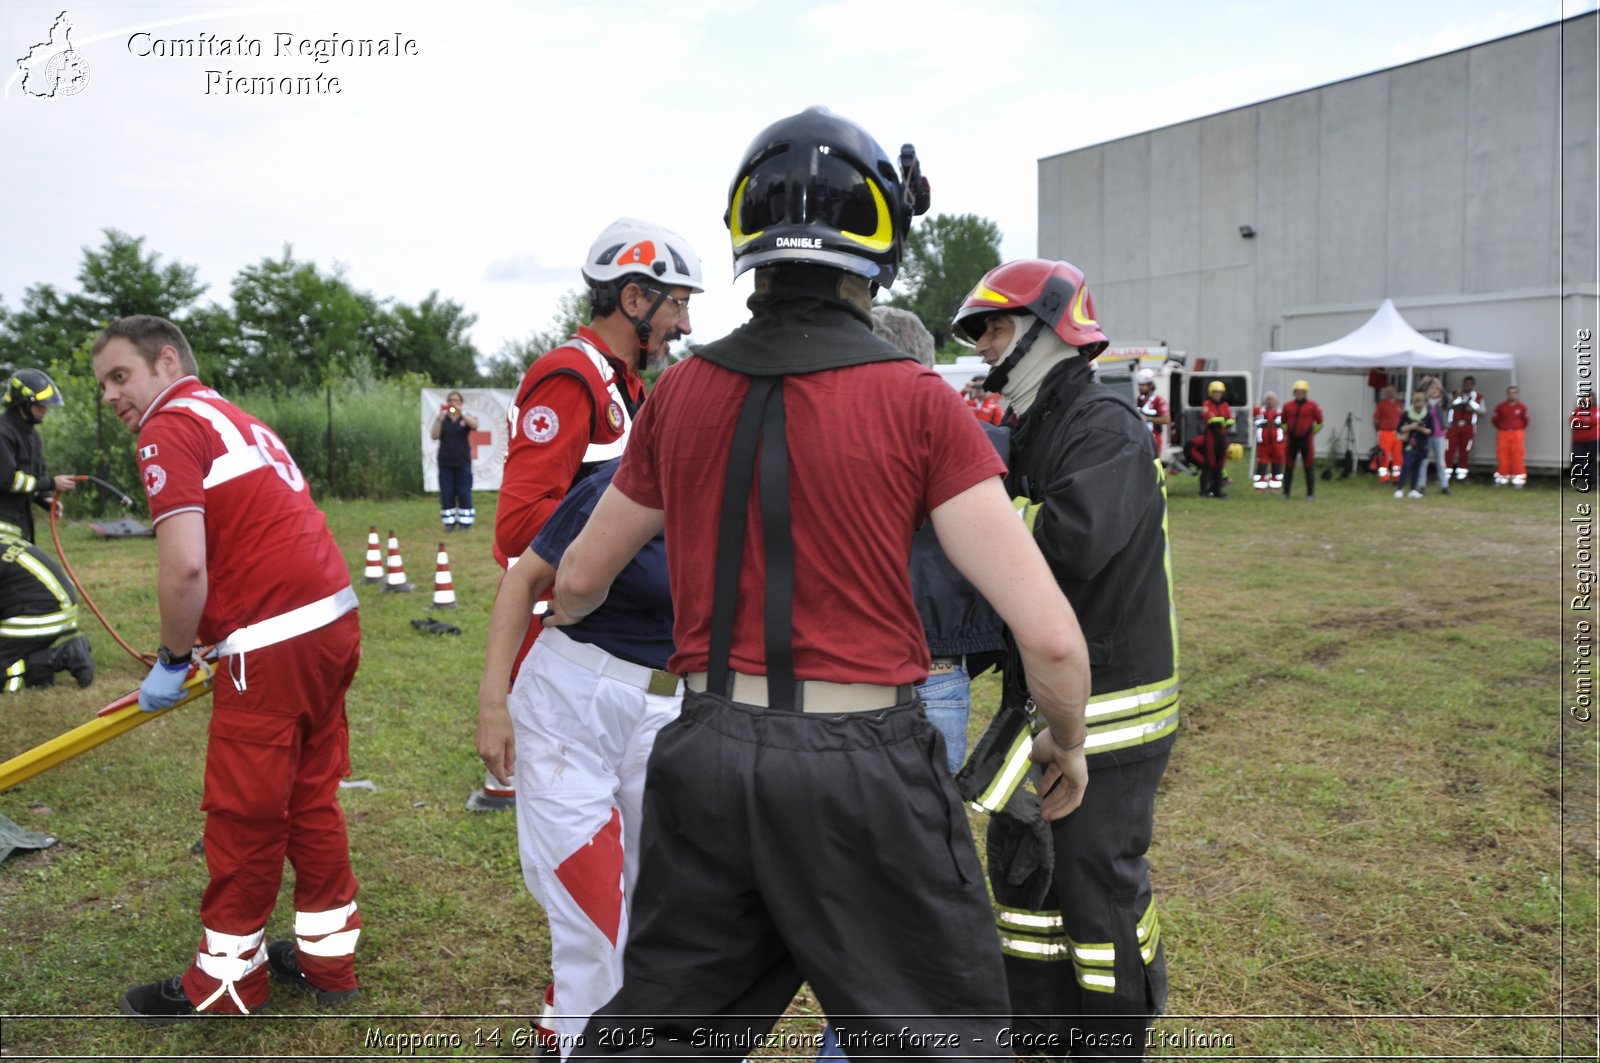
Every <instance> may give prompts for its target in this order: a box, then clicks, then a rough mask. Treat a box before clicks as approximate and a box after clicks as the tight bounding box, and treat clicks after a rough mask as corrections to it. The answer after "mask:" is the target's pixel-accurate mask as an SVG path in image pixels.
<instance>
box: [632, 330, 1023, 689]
mask: <svg viewBox="0 0 1600 1063" xmlns="http://www.w3.org/2000/svg"><path fill="white" fill-rule="evenodd" d="M749 385H750V378H749V377H747V376H744V375H743V374H741V373H735V372H733V371H732V370H729V369H724V368H722V367H721V366H717V365H713V364H712V363H710V362H707V361H705V360H704V359H701V358H691V359H689V360H688V361H686V362H682V363H680V364H678V365H676V366H674V367H673V368H671V369H669V370H668V371H667V372H666V373H664V374H662V376H661V378H660V380H658V381H657V382H656V387H655V390H654V391H653V392H652V393H651V395H650V401H649V402H648V403H647V404H646V405H645V407H644V409H643V410H642V411H640V414H639V419H638V420H637V421H636V422H635V423H634V428H633V435H632V436H631V437H630V438H629V441H628V449H627V450H626V452H624V454H623V456H622V467H621V468H620V469H619V470H618V471H617V475H616V478H615V479H614V480H613V481H612V484H613V486H615V487H616V488H617V489H618V490H620V491H621V492H622V493H623V494H624V495H626V496H627V497H628V498H630V499H632V500H633V501H634V502H636V503H638V504H639V505H642V506H648V507H650V508H652V509H661V510H665V513H666V538H667V563H668V568H669V570H670V575H671V583H672V601H673V605H674V606H675V608H676V623H675V626H674V632H673V634H674V638H675V641H676V642H677V652H676V653H674V654H673V657H672V661H671V664H670V666H669V667H670V668H671V670H672V671H674V672H677V673H679V674H683V673H687V672H703V671H706V670H707V656H708V653H709V649H710V641H711V595H712V585H713V582H714V578H715V567H716V553H717V526H718V521H719V517H720V514H721V505H722V493H723V484H724V481H725V480H726V478H727V471H728V449H729V447H730V446H731V443H732V437H733V429H734V421H735V419H736V418H735V416H734V412H733V411H736V410H738V409H739V408H740V406H741V404H742V403H743V401H744V396H745V393H746V391H748V389H749ZM784 414H785V417H786V418H787V422H788V432H787V435H788V444H789V497H790V512H791V513H792V514H793V523H794V528H793V531H794V550H795V581H794V582H795V588H794V594H795V600H794V651H795V654H794V657H795V676H796V677H797V678H799V679H824V680H829V681H831V682H836V683H876V684H881V685H885V686H896V685H899V684H902V683H920V682H922V681H923V680H924V679H926V678H927V675H928V664H929V658H928V644H927V639H926V636H925V635H924V634H923V630H922V622H921V620H919V619H918V617H917V611H916V608H915V606H914V605H913V604H912V600H911V584H910V578H909V568H908V566H909V564H910V556H911V536H912V533H913V532H914V531H916V529H917V528H918V526H920V525H921V524H922V523H923V522H924V521H925V520H926V519H927V516H928V513H929V511H931V510H933V509H935V508H937V507H938V506H940V505H942V504H943V503H945V502H947V501H949V500H950V499H951V498H953V497H955V496H956V495H958V494H960V493H961V492H963V491H965V490H967V489H968V488H970V487H972V486H973V485H975V484H977V483H980V482H982V481H983V480H985V479H987V478H989V477H991V476H1000V475H1003V474H1004V472H1005V464H1004V463H1003V462H1002V461H1001V460H1000V457H999V455H998V454H996V453H995V449H994V446H993V444H991V443H990V442H989V440H988V438H987V437H986V436H985V435H984V433H983V429H982V428H981V427H979V425H978V422H977V419H976V418H974V417H973V416H972V414H971V413H970V412H968V407H967V405H966V403H965V402H963V401H962V399H961V396H959V395H958V394H956V392H955V391H954V390H953V389H952V388H951V387H950V385H949V384H946V383H945V382H944V381H943V380H942V379H940V378H939V377H938V376H937V375H936V374H934V373H933V372H932V371H931V370H927V369H923V368H922V367H920V366H918V365H917V364H916V363H914V362H911V361H895V362H876V363H871V364H868V365H858V366H850V367H848V368H844V369H832V370H826V371H823V372H819V373H808V374H803V375H799V376H791V377H788V378H786V379H785V381H784ZM758 495H759V491H752V492H751V499H750V514H749V517H748V518H747V527H748V528H749V532H748V534H747V536H746V540H745V555H744V566H743V568H742V570H741V572H740V576H739V603H738V609H737V615H736V616H735V622H734V636H733V648H732V652H731V655H730V665H731V667H732V668H733V670H734V671H736V672H743V673H745V674H748V675H764V674H765V673H766V670H767V669H766V664H765V660H766V654H765V649H764V646H765V643H764V638H765V628H764V624H763V614H762V608H763V605H762V603H763V602H764V600H765V588H766V564H765V559H764V555H763V552H762V551H763V543H764V539H763V536H762V533H761V521H760V513H759V509H758V508H757V507H758V503H759V499H758V497H757V496H758Z"/></svg>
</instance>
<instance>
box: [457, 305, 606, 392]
mask: <svg viewBox="0 0 1600 1063" xmlns="http://www.w3.org/2000/svg"><path fill="white" fill-rule="evenodd" d="M588 323H589V292H588V290H587V289H582V288H569V289H568V290H567V291H566V292H564V293H563V294H562V296H561V299H560V301H559V302H557V303H556V314H555V317H553V318H551V319H550V324H549V326H548V327H546V328H545V329H544V330H543V331H541V332H535V333H533V334H532V335H531V336H529V337H528V338H527V339H525V340H512V341H511V342H509V343H507V344H506V345H505V346H504V347H501V348H500V350H499V352H498V353H497V354H495V355H494V357H492V358H490V359H489V360H488V362H487V364H486V365H485V367H484V373H483V378H484V383H485V384H487V385H488V386H489V387H495V388H514V387H516V386H517V383H518V382H519V381H520V380H521V379H522V374H523V373H525V372H527V370H528V366H530V365H532V364H533V363H534V360H535V359H537V358H539V357H540V356H542V355H543V354H545V353H546V352H547V351H549V350H551V349H552V348H555V347H559V346H560V345H561V344H563V343H565V342H566V341H567V340H568V339H570V338H571V337H572V335H573V333H575V332H577V331H578V326H579V325H587V324H588Z"/></svg>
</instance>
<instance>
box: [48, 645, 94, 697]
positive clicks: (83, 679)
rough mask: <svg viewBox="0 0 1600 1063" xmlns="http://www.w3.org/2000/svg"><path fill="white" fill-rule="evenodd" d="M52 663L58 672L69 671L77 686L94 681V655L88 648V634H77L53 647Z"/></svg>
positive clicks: (86, 684) (83, 685)
mask: <svg viewBox="0 0 1600 1063" xmlns="http://www.w3.org/2000/svg"><path fill="white" fill-rule="evenodd" d="M54 653H55V657H54V659H53V661H52V663H53V664H54V665H55V667H56V671H58V672H71V673H72V678H74V679H76V680H77V681H78V686H80V687H86V686H88V685H89V684H90V683H93V682H94V655H93V654H92V653H91V652H90V650H89V636H88V635H79V636H78V637H77V638H75V639H70V640H68V641H66V642H63V643H62V644H61V645H59V646H57V647H56V648H55V651H54Z"/></svg>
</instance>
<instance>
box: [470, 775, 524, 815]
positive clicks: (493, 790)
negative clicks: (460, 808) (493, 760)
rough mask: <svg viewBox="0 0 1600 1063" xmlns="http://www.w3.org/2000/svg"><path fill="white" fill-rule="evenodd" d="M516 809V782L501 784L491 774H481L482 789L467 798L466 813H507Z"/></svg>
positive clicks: (513, 780)
mask: <svg viewBox="0 0 1600 1063" xmlns="http://www.w3.org/2000/svg"><path fill="white" fill-rule="evenodd" d="M516 807H517V780H516V779H515V778H513V779H512V780H511V781H510V782H509V783H501V782H500V780H499V779H496V778H495V777H494V774H493V773H492V772H487V771H486V772H484V773H483V789H481V790H474V791H473V793H472V796H471V797H469V798H467V811H468V812H509V811H510V810H511V809H513V808H516Z"/></svg>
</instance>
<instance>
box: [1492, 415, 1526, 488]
mask: <svg viewBox="0 0 1600 1063" xmlns="http://www.w3.org/2000/svg"><path fill="white" fill-rule="evenodd" d="M1522 433H1523V429H1521V428H1502V429H1500V432H1499V438H1498V439H1496V440H1495V456H1496V457H1497V458H1498V459H1499V461H1500V470H1499V473H1498V474H1497V475H1496V476H1495V481H1496V482H1497V483H1507V482H1509V483H1513V484H1516V485H1517V486H1519V487H1520V486H1521V485H1522V484H1525V483H1527V482H1528V470H1527V468H1526V466H1524V465H1523V454H1524V452H1523V441H1522Z"/></svg>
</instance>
